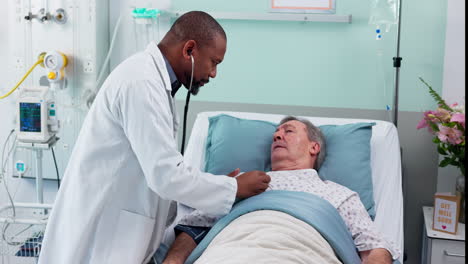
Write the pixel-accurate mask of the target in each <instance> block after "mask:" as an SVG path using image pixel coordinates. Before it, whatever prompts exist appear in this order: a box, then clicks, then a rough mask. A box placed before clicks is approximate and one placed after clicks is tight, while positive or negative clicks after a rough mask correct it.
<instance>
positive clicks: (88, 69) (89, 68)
mask: <svg viewBox="0 0 468 264" xmlns="http://www.w3.org/2000/svg"><path fill="white" fill-rule="evenodd" d="M83 70H84V72H85V73H93V72H94V63H93V61H90V60H88V61H85V63H84V69H83Z"/></svg>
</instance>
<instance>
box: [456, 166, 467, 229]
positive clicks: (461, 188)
mask: <svg viewBox="0 0 468 264" xmlns="http://www.w3.org/2000/svg"><path fill="white" fill-rule="evenodd" d="M455 190H456V195H457V196H460V213H459V215H458V222H460V223H463V224H464V223H465V176H464V175H462V174H460V175H458V177H457V180H456V182H455Z"/></svg>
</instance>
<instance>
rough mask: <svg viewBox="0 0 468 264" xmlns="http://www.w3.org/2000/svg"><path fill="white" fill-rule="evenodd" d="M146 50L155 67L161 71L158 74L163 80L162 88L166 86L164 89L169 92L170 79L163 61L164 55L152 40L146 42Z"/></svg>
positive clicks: (170, 88)
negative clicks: (148, 42)
mask: <svg viewBox="0 0 468 264" xmlns="http://www.w3.org/2000/svg"><path fill="white" fill-rule="evenodd" d="M146 52H148V53H149V54H150V55H151V56H152V57H153V60H154V62H155V63H156V65H155V66H156V68H157V69H158V70H160V71H161V72H160V74H161V76H162V77H163V80H164V88H166V90H167V91H169V92H170V91H172V86H171V81H170V77H169V72H168V69H167V67H166V62H165V61H164V56H163V54H162V53H161V50H159V48H158V45H156V43H155V42H154V41H151V42H150V44H148V47H147V48H146Z"/></svg>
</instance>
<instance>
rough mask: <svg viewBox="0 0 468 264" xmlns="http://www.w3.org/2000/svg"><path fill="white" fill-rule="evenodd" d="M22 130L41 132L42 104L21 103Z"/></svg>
mask: <svg viewBox="0 0 468 264" xmlns="http://www.w3.org/2000/svg"><path fill="white" fill-rule="evenodd" d="M19 107H20V131H21V132H41V104H40V103H20V106H19Z"/></svg>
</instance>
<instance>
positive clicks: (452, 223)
mask: <svg viewBox="0 0 468 264" xmlns="http://www.w3.org/2000/svg"><path fill="white" fill-rule="evenodd" d="M459 211H460V197H459V196H455V195H452V194H444V193H442V194H440V193H436V194H435V196H434V219H433V222H432V229H433V230H436V231H440V232H445V233H449V234H456V233H457V228H458V214H459Z"/></svg>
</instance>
